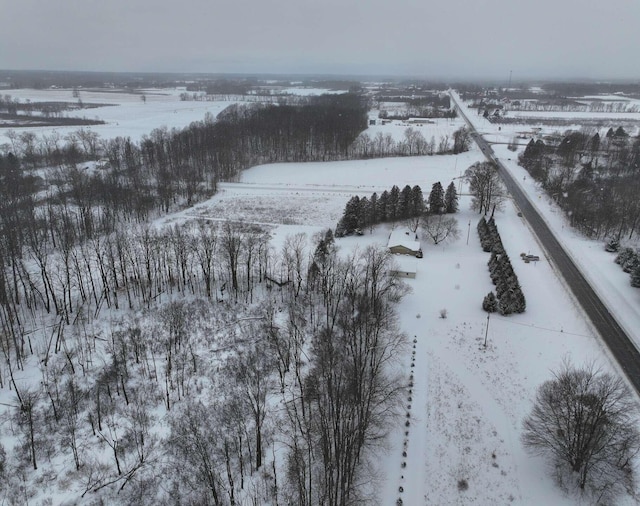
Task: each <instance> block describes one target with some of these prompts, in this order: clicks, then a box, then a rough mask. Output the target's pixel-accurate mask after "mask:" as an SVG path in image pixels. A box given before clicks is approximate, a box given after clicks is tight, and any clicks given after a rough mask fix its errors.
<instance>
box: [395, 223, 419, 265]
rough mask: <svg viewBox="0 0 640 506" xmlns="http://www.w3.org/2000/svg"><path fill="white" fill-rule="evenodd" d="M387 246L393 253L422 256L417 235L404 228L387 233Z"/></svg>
mask: <svg viewBox="0 0 640 506" xmlns="http://www.w3.org/2000/svg"><path fill="white" fill-rule="evenodd" d="M387 247H388V248H389V251H390V252H391V253H393V254H394V255H411V256H413V257H418V258H422V248H421V247H420V241H418V236H417V235H415V234H413V233H411V232H409V231H408V230H405V229H401V228H397V229H395V230H393V231H392V232H391V234H390V235H389V243H388V244H387Z"/></svg>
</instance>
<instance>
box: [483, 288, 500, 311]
mask: <svg viewBox="0 0 640 506" xmlns="http://www.w3.org/2000/svg"><path fill="white" fill-rule="evenodd" d="M482 309H484V310H485V311H486V312H487V313H495V312H496V311H497V310H498V299H496V296H495V294H494V293H493V292H489V293H488V294H487V295H486V296H485V298H484V300H483V301H482Z"/></svg>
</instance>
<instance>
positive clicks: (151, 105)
mask: <svg viewBox="0 0 640 506" xmlns="http://www.w3.org/2000/svg"><path fill="white" fill-rule="evenodd" d="M143 91H144V95H145V97H146V101H144V102H143V101H142V99H141V94H134V93H124V92H110V91H92V90H80V92H79V93H80V97H79V98H80V99H81V100H82V101H83V102H85V103H87V104H88V103H100V104H108V105H106V106H104V107H96V108H91V109H80V110H76V111H68V112H67V114H68V116H70V117H86V118H88V119H99V120H102V121H105V122H106V124H104V125H93V126H85V127H83V128H85V129H90V130H92V131H94V132H96V133H97V134H98V135H100V137H101V138H103V139H111V138H114V137H118V136H120V137H131V139H132V140H134V141H139V140H140V138H141V137H142V136H143V135H148V134H149V133H150V132H151V130H153V129H154V128H159V127H161V126H166V127H167V128H169V129H171V128H183V127H186V126H187V125H189V123H191V122H193V121H202V120H203V119H204V116H205V114H206V113H207V112H210V113H211V114H212V115H213V116H214V117H215V116H217V115H218V114H219V113H220V112H221V111H222V110H223V109H225V108H226V107H228V106H229V105H231V104H233V103H235V102H227V101H220V102H206V101H182V100H180V93H183V92H184V91H185V90H184V89H181V88H177V89H162V90H154V89H150V90H143ZM5 94H7V95H11V97H12V98H14V99H16V98H17V99H20V101H21V102H26V101H27V100H30V101H31V102H46V101H56V102H70V103H76V102H77V101H78V98H75V97H73V90H70V89H65V90H63V89H55V90H30V89H19V90H8V91H7V92H6V93H5ZM79 128H80V126H71V127H56V128H52V127H28V128H14V129H13V130H14V131H15V132H18V133H20V132H23V131H29V132H33V133H35V134H36V135H38V136H41V135H42V134H50V133H51V132H52V131H53V130H55V131H57V132H58V133H59V134H60V136H61V137H64V136H65V135H67V134H69V133H71V132H75V131H77V130H78V129H79ZM3 132H4V129H0V144H2V143H4V142H6V141H8V140H7V139H6V138H3V137H4V135H3Z"/></svg>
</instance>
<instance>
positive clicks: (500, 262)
mask: <svg viewBox="0 0 640 506" xmlns="http://www.w3.org/2000/svg"><path fill="white" fill-rule="evenodd" d="M478 235H479V236H480V244H481V245H482V249H483V250H484V251H487V252H491V258H489V263H488V265H489V274H490V276H491V281H493V284H494V285H496V293H495V294H494V293H493V292H490V293H489V294H488V295H487V296H486V297H485V298H484V300H483V302H482V308H483V309H484V310H485V311H487V312H489V313H493V312H496V311H499V312H500V314H502V315H509V314H512V313H524V311H525V309H526V307H527V304H526V300H525V298H524V294H523V293H522V288H521V287H520V283H519V282H518V277H517V276H516V273H515V272H514V270H513V266H512V265H511V261H510V260H509V257H508V255H507V253H506V251H505V249H504V246H503V245H502V239H500V234H499V233H498V227H497V226H496V224H495V221H494V219H493V217H492V218H490V219H489V221H487V220H485V218H484V216H483V217H482V218H481V219H480V221H479V222H478Z"/></svg>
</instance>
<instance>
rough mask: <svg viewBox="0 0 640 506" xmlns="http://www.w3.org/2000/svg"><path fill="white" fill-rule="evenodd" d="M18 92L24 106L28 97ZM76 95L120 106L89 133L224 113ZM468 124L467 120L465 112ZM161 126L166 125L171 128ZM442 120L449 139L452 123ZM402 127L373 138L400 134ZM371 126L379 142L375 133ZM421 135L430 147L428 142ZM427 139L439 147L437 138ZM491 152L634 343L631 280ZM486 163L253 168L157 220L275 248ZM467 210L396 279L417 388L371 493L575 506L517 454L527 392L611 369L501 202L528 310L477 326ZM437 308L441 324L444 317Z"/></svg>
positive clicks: (475, 258)
mask: <svg viewBox="0 0 640 506" xmlns="http://www.w3.org/2000/svg"><path fill="white" fill-rule="evenodd" d="M23 93H24V94H25V97H24V98H26V97H27V95H26V94H27V91H24V92H23ZM37 93H38V94H39V95H41V94H42V92H41V91H38V92H37ZM52 93H53V92H52ZM55 93H59V94H65V93H66V94H67V95H68V97H69V100H70V101H74V99H72V98H71V91H70V90H66V91H61V90H56V91H55ZM84 93H85V92H84V91H83V92H81V97H82V99H83V100H84V101H86V102H89V101H99V102H105V103H107V102H108V100H113V103H118V104H120V105H119V106H117V107H110V108H103V110H101V112H100V113H99V115H100V116H101V117H102V118H103V119H105V120H107V116H106V114H107V111H109V110H113V111H114V112H113V114H114V116H112V117H111V118H112V121H114V123H113V124H109V125H104V126H101V127H92V128H94V129H96V131H98V132H99V133H100V135H101V136H102V137H104V138H108V137H112V136H115V135H130V136H131V137H136V136H138V137H137V138H139V136H141V135H143V134H146V133H149V132H150V130H151V129H153V128H155V127H158V126H160V125H162V124H166V125H167V126H169V127H173V126H184V125H185V124H188V122H190V121H193V120H196V119H197V120H200V119H202V118H203V117H204V114H205V112H206V111H207V110H211V112H212V113H213V114H216V110H215V109H209V108H215V107H220V110H221V109H222V108H223V106H224V107H226V105H229V103H228V102H225V103H220V104H217V103H213V102H180V101H179V98H178V97H177V94H170V95H160V94H158V95H156V94H153V93H152V91H149V93H148V94H147V102H146V104H145V103H143V102H142V101H141V100H140V97H139V96H138V95H125V94H113V95H111V94H106V95H107V96H102V95H101V96H99V97H98V96H96V97H93V96H90V92H86V95H85V94H84ZM13 95H14V96H18V93H17V92H16V93H13ZM21 98H22V97H21ZM47 100H61V98H53V97H51V98H47ZM92 111H97V110H92ZM118 111H119V112H118ZM173 111H175V112H173ZM96 114H98V113H96ZM156 114H157V116H156ZM195 116H197V117H195ZM469 116H470V118H472V121H474V120H475V117H474V112H473V111H470V115H469ZM118 118H120V119H118ZM168 118H175V119H176V123H175V124H174V123H172V122H171V121H170V119H168ZM178 119H180V121H184V124H181V123H179V122H178ZM477 119H478V120H479V121H482V122H484V120H483V119H482V118H480V117H478V118H477ZM439 121H440V122H442V123H443V125H445V124H446V128H451V129H452V130H451V131H453V130H455V129H457V128H459V126H461V124H462V123H460V121H461V120H455V121H454V122H448V120H439ZM407 126H408V125H402V124H390V125H384V126H380V127H379V128H380V129H381V130H380V131H382V132H383V133H387V132H389V133H392V135H394V137H395V136H396V135H398V136H399V137H398V138H401V136H402V135H403V132H404V129H405V128H406V127H407ZM438 126H440V125H439V124H438ZM430 127H431V125H429V126H425V127H422V128H423V129H427V128H430ZM98 128H102V129H105V130H104V131H99V130H98ZM416 128H418V127H416ZM497 128H498V126H497V125H491V124H489V123H487V124H486V125H483V126H482V128H481V130H483V131H484V132H485V133H488V134H490V136H489V140H491V141H493V140H494V139H493V138H491V136H495V140H498V141H503V140H504V141H506V142H508V141H509V140H511V137H512V136H513V134H514V132H515V131H516V128H518V129H522V127H521V126H519V127H514V126H511V125H507V126H503V128H502V130H497ZM509 129H512V131H510V130H509ZM71 130H75V129H74V128H71ZM369 130H370V132H369V133H370V134H373V135H375V131H373V130H372V127H370V128H369ZM136 132H137V133H136ZM423 135H425V137H426V138H427V140H428V139H429V137H430V135H431V134H423ZM434 135H435V136H436V139H437V138H438V135H439V134H437V133H435V134H434ZM494 149H495V150H496V152H497V153H498V156H499V157H500V158H501V159H503V160H505V161H506V162H507V163H509V168H510V169H511V170H514V171H515V172H516V173H517V174H518V175H519V179H520V180H521V184H522V186H523V187H524V188H525V189H526V191H528V192H529V194H530V195H531V196H532V199H533V200H535V204H536V205H537V206H538V207H539V208H540V209H541V210H542V212H543V213H544V215H545V216H546V219H547V220H548V222H549V223H550V224H551V226H552V227H554V228H555V229H556V230H557V231H558V233H559V236H560V239H561V240H562V241H563V242H564V243H565V245H566V246H567V247H568V248H569V249H570V251H571V252H572V253H573V255H574V257H576V258H577V260H578V261H579V263H580V264H581V265H582V266H583V267H584V269H585V270H587V271H588V275H589V276H590V277H591V278H592V279H593V280H594V283H595V284H596V286H597V288H598V290H599V291H600V292H601V294H602V295H603V296H604V297H605V299H607V300H611V304H612V305H613V306H615V307H612V310H614V312H615V313H616V314H617V315H619V316H620V317H621V319H622V322H623V324H624V325H625V327H627V329H628V330H629V331H630V332H632V333H633V332H634V331H635V332H636V333H637V332H638V331H639V330H638V329H640V326H639V325H638V323H640V315H639V314H638V311H636V310H635V308H637V307H640V304H638V297H640V292H638V291H637V290H635V289H632V288H631V287H630V286H629V284H628V275H626V274H624V273H622V271H621V270H620V268H619V267H618V266H617V265H615V264H614V263H613V256H612V255H610V254H607V253H605V252H604V250H603V248H602V244H600V243H597V242H592V241H587V240H584V239H581V238H579V237H577V236H576V235H575V234H574V233H573V232H571V231H570V230H569V229H568V226H566V224H565V223H564V220H563V218H562V216H561V215H560V212H559V211H558V210H556V209H555V208H554V206H553V204H552V203H550V202H548V200H547V199H546V197H544V196H542V194H541V192H540V191H539V189H538V188H537V187H536V186H535V184H533V183H532V182H531V181H530V178H529V177H526V175H525V174H524V173H519V172H518V171H521V170H522V169H520V168H518V167H517V166H516V161H515V160H516V158H517V153H512V152H510V151H508V150H507V149H506V146H501V145H497V146H495V147H494ZM521 149H523V148H521ZM508 158H512V161H510V162H509V161H508V160H507V159H508ZM482 159H483V156H482V154H481V153H480V152H479V150H477V148H476V147H475V146H474V147H473V149H472V150H471V151H470V152H468V153H464V154H461V155H458V156H431V157H414V158H387V159H378V160H365V161H350V162H331V163H307V164H273V165H265V166H259V167H254V168H252V169H250V170H247V171H245V172H244V173H243V175H242V177H241V180H240V182H239V183H233V184H231V183H228V184H221V186H220V188H221V191H220V193H219V194H217V195H216V196H215V197H213V198H212V199H210V200H208V201H206V202H203V203H200V204H198V205H196V206H194V207H193V208H190V209H187V210H185V211H182V212H180V213H176V214H174V215H171V216H169V217H166V218H165V219H163V220H161V221H162V222H163V223H172V222H177V221H183V220H188V219H195V218H199V217H205V218H208V219H219V220H224V219H233V220H245V221H250V222H260V223H264V224H267V225H269V228H270V229H271V231H272V237H273V238H272V244H273V246H274V247H275V248H280V246H281V245H282V243H283V242H284V240H285V238H286V237H287V236H288V235H293V234H296V233H299V232H304V233H307V234H309V235H312V234H314V233H316V232H318V231H321V230H323V229H326V228H329V227H331V228H333V227H335V224H336V222H337V220H338V219H339V217H340V215H341V213H342V211H343V209H344V205H345V204H346V202H347V200H348V199H349V197H350V196H351V195H354V194H358V195H361V196H369V195H370V194H371V193H372V192H373V191H377V192H379V193H380V192H381V191H383V190H385V189H390V188H391V186H392V185H398V186H400V187H401V188H402V187H403V186H404V185H406V184H409V185H415V184H419V185H420V186H421V187H422V189H423V191H424V194H425V197H426V196H427V195H428V192H429V191H430V189H431V185H432V184H433V183H435V182H437V181H440V182H441V183H442V185H443V186H445V187H446V186H447V185H448V184H449V183H450V182H451V181H455V182H456V185H457V184H458V183H460V179H456V178H459V177H460V176H461V175H462V174H463V173H464V171H465V170H466V168H468V167H469V165H471V164H472V163H474V162H476V161H480V160H482ZM462 191H463V192H465V187H464V185H463V186H462ZM469 205H470V199H469V197H466V196H465V197H463V198H462V199H461V202H460V212H459V213H458V214H457V215H456V218H457V219H458V222H459V226H460V236H459V238H458V239H457V240H455V241H453V242H451V243H449V244H444V245H442V244H441V245H438V246H434V245H432V244H428V243H427V242H426V241H424V240H423V242H422V249H423V251H424V258H423V259H421V260H417V261H416V263H417V266H418V267H417V276H416V278H415V279H407V280H406V281H405V282H406V283H407V284H408V285H409V286H410V287H411V289H412V291H411V293H410V294H409V295H407V296H406V298H405V299H404V300H403V301H402V302H401V305H400V308H399V317H400V326H401V328H402V330H403V331H404V332H405V333H406V334H407V336H408V342H409V345H408V347H407V349H406V352H405V354H404V356H402V357H399V363H400V364H402V367H403V368H404V370H405V374H406V378H407V385H409V382H410V381H412V382H413V386H411V387H409V386H407V388H406V390H405V392H404V393H403V397H404V400H403V402H404V406H405V408H406V413H407V414H408V415H409V416H408V418H407V417H406V416H402V418H401V419H399V420H398V421H397V424H396V426H395V427H393V429H392V431H391V434H390V437H389V441H388V444H387V448H386V449H384V450H380V451H379V453H378V454H377V455H376V462H377V469H378V474H377V475H376V476H372V479H371V481H372V484H373V483H377V484H378V485H377V487H378V490H377V496H376V497H377V498H378V499H377V500H376V501H375V502H376V503H377V504H382V505H392V504H396V501H397V499H398V498H402V500H403V505H405V506H406V505H412V506H413V505H427V504H428V505H449V504H461V505H462V504H480V505H485V504H523V505H541V504H545V505H546V504H553V505H575V504H580V500H579V499H577V498H575V497H574V496H566V495H565V494H563V492H562V491H560V490H559V489H558V488H557V487H556V486H555V485H554V482H553V479H552V477H551V476H550V473H549V471H548V469H547V466H546V464H545V462H544V461H543V460H542V459H539V458H534V457H531V456H529V455H528V454H526V453H525V452H524V450H523V447H522V445H521V443H520V434H521V423H522V419H523V417H524V416H525V415H526V414H527V413H528V412H529V410H530V409H531V405H532V400H533V398H534V395H535V391H536V389H537V387H538V386H539V385H540V384H541V383H542V382H543V381H545V380H546V379H549V378H550V376H551V372H550V371H551V370H555V369H557V368H558V367H559V365H560V364H561V363H562V361H563V360H564V359H567V358H568V359H570V360H571V361H572V362H573V363H574V364H577V365H582V364H583V363H585V362H586V361H591V360H593V361H596V362H597V363H598V364H599V365H601V366H602V367H603V368H604V369H606V370H613V371H616V370H617V366H616V365H615V364H614V363H613V362H612V361H611V359H610V358H609V355H608V354H607V352H606V351H605V350H604V348H603V346H602V344H601V343H600V340H599V338H598V337H597V336H596V335H595V333H594V331H593V330H592V328H591V327H590V325H589V324H588V322H587V320H586V318H585V317H584V315H583V314H582V312H581V310H580V309H579V308H578V307H577V306H576V305H575V303H574V301H573V299H572V297H571V296H570V295H569V294H568V293H567V292H566V290H565V288H564V286H563V284H562V282H561V281H560V280H559V279H558V278H557V276H556V273H555V271H554V270H553V268H552V267H551V266H550V265H549V263H548V262H547V260H546V259H545V258H544V256H543V252H542V251H540V249H539V246H538V245H537V243H536V241H535V239H534V237H533V236H532V234H531V232H530V231H529V229H528V228H527V226H526V223H525V222H523V220H522V219H521V218H519V217H518V216H517V213H516V210H515V209H514V207H513V206H512V204H511V202H507V204H506V206H505V208H504V210H503V211H501V212H499V213H497V216H496V221H497V224H498V228H499V231H500V234H501V237H502V241H503V243H504V245H505V248H506V250H507V253H508V254H509V256H510V257H511V259H512V263H513V267H514V270H515V272H516V274H517V276H518V278H519V281H520V284H521V285H522V288H523V291H524V294H525V297H526V299H527V311H526V312H525V313H524V314H521V315H513V316H509V317H501V316H498V315H495V316H491V318H490V320H489V321H487V313H485V312H484V311H483V310H482V308H481V303H482V299H483V297H484V296H485V295H486V294H487V293H488V292H489V291H490V290H493V289H494V287H493V285H492V283H491V281H490V278H489V272H488V268H487V261H488V259H489V255H488V254H487V253H484V252H483V251H482V249H481V247H480V244H479V240H478V236H477V232H476V225H477V222H478V219H479V216H478V215H477V214H476V213H475V212H472V211H471V210H470V209H469ZM389 231H390V230H389V226H386V225H381V226H378V227H376V228H375V229H374V231H373V233H371V234H369V233H366V234H365V235H364V236H362V237H346V238H342V239H339V240H338V241H337V243H338V245H339V247H340V248H342V250H343V251H345V252H349V251H352V250H353V249H354V248H364V247H365V246H366V245H368V244H379V245H382V246H384V245H385V244H386V242H387V238H388V235H389ZM521 252H526V253H533V254H540V256H541V257H542V260H541V261H540V262H532V263H529V264H525V263H523V262H521V261H520V260H519V255H520V253H521ZM623 307H624V308H625V309H621V308H623ZM443 310H446V318H442V317H441V316H442V314H443ZM634 315H635V316H634ZM625 318H626V319H625ZM487 325H488V327H487ZM485 339H486V347H485ZM414 352H415V353H414ZM407 421H408V422H409V423H408V425H407ZM403 452H404V453H405V454H406V455H403ZM464 483H466V484H467V486H468V488H466V489H465V487H464V486H463V484H464ZM618 504H621V505H623V506H624V505H631V504H634V501H633V499H631V498H623V499H622V500H621V502H619V503H618Z"/></svg>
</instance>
